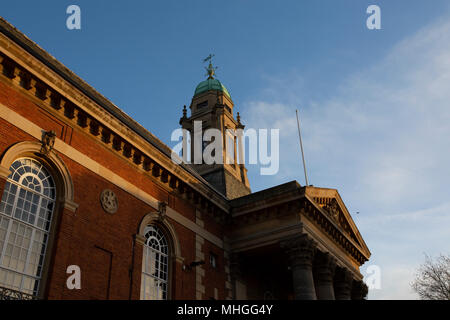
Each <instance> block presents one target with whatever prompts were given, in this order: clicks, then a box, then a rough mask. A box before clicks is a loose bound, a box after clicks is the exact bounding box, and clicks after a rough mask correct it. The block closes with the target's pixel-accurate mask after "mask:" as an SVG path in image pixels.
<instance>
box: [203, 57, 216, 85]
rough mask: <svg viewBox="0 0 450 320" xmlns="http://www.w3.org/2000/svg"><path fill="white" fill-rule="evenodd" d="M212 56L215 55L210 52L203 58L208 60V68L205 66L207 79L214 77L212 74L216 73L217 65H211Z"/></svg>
mask: <svg viewBox="0 0 450 320" xmlns="http://www.w3.org/2000/svg"><path fill="white" fill-rule="evenodd" d="M214 56H215V55H214V54H210V55H209V56H207V57H206V58H205V59H203V62H208V61H209V65H208V68H205V69H206V75H207V76H208V79H214V74H215V73H216V70H217V69H218V68H219V67H213V65H212V58H213V57H214Z"/></svg>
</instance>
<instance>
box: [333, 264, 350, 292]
mask: <svg viewBox="0 0 450 320" xmlns="http://www.w3.org/2000/svg"><path fill="white" fill-rule="evenodd" d="M352 282H353V275H352V273H351V272H350V270H348V269H346V268H337V269H336V275H335V277H334V295H335V297H336V300H350V299H351V290H352Z"/></svg>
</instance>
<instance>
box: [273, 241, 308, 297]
mask: <svg viewBox="0 0 450 320" xmlns="http://www.w3.org/2000/svg"><path fill="white" fill-rule="evenodd" d="M281 247H282V248H284V249H285V250H286V254H287V255H288V259H289V265H290V267H291V270H292V281H293V286H294V296H295V299H296V300H316V299H317V297H316V290H315V288H314V278H313V272H312V264H313V258H314V253H315V250H316V242H315V241H314V240H312V239H311V238H309V237H308V236H307V235H306V234H303V235H301V236H299V237H295V238H291V239H287V240H284V241H282V242H281Z"/></svg>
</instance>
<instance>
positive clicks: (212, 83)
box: [194, 78, 231, 99]
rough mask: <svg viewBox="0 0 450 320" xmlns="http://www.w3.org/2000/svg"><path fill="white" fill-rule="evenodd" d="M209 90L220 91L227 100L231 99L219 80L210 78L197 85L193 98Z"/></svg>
mask: <svg viewBox="0 0 450 320" xmlns="http://www.w3.org/2000/svg"><path fill="white" fill-rule="evenodd" d="M209 90H217V91H222V92H223V93H224V94H225V95H226V96H227V97H228V98H230V99H231V97H230V94H229V92H228V90H227V88H225V86H224V85H223V84H222V83H221V82H220V81H219V80H217V79H211V78H209V79H206V80H205V81H202V82H200V83H199V85H198V86H197V88H195V93H194V97H195V96H197V95H199V94H201V93H203V92H206V91H209Z"/></svg>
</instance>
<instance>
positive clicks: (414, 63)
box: [243, 16, 450, 298]
mask: <svg viewBox="0 0 450 320" xmlns="http://www.w3.org/2000/svg"><path fill="white" fill-rule="evenodd" d="M304 82H305V79H302V78H301V76H298V75H297V76H295V77H294V79H285V80H279V79H278V80H272V81H271V82H270V85H271V86H272V87H270V88H269V89H267V90H265V92H264V93H265V96H270V98H268V99H265V100H255V101H249V102H247V103H246V104H245V105H244V112H243V113H244V116H245V117H244V118H245V119H247V125H248V126H249V127H253V128H270V127H272V128H280V138H281V141H280V173H279V175H277V176H274V177H271V178H270V179H271V181H270V183H272V184H277V183H281V182H285V181H287V180H291V179H292V176H293V173H294V172H296V173H300V172H301V167H300V162H299V152H298V150H299V147H298V136H297V127H296V122H295V108H296V107H297V106H296V103H301V104H302V105H303V106H304V107H305V108H304V109H302V110H301V114H302V118H301V120H302V125H303V132H302V133H303V135H304V145H305V148H306V158H307V163H308V166H309V172H310V175H311V181H312V182H313V183H314V184H315V185H317V186H323V187H336V188H338V189H339V191H340V193H341V195H342V196H343V198H344V201H346V203H347V205H348V207H349V209H350V210H351V211H352V212H355V211H360V212H361V217H360V218H357V224H358V226H359V228H360V231H361V232H362V234H363V236H364V237H365V239H366V240H367V243H368V244H369V247H370V249H371V250H372V252H373V259H372V261H371V262H370V263H383V264H384V265H382V266H381V267H382V268H383V270H384V276H385V277H386V278H385V279H386V281H388V282H390V283H392V285H390V286H386V288H385V289H383V290H381V291H380V292H378V293H376V294H375V295H374V296H373V297H375V298H411V297H412V296H411V292H410V288H409V282H410V280H412V278H411V270H413V269H414V268H415V267H417V263H419V262H420V261H421V259H422V258H423V255H422V253H423V252H424V251H427V252H435V251H436V248H439V249H440V251H441V252H450V219H449V217H450V205H449V202H448V200H449V198H448V197H449V195H450V186H449V184H448V179H449V178H450V166H449V163H450V19H449V17H448V16H445V17H442V20H440V21H438V22H436V23H434V24H432V25H429V26H427V27H425V28H423V29H422V30H420V31H419V32H417V33H416V34H414V35H412V36H410V37H408V38H407V39H403V40H402V41H401V42H399V43H398V44H397V45H396V46H395V47H393V48H392V49H391V50H390V52H389V54H388V55H386V56H385V57H383V58H382V59H381V60H380V61H379V62H377V63H376V64H374V65H372V66H370V67H368V68H366V69H365V70H361V71H360V72H358V73H356V74H353V75H351V76H350V77H348V79H346V80H345V81H343V82H342V83H341V84H340V85H339V88H338V90H337V93H335V94H334V95H333V96H326V95H324V98H323V99H322V100H319V101H307V100H306V98H305V95H304V93H303V84H304ZM287 89H289V90H290V92H289V94H288V96H287V98H286V95H285V93H286V90H287ZM294 150H295V151H294ZM250 172H251V171H250ZM295 177H296V178H297V179H299V178H300V177H301V175H300V174H297V175H295ZM252 178H253V179H254V180H258V179H261V178H258V177H257V176H254V177H252ZM266 179H268V178H266ZM299 180H301V179H299ZM301 181H303V180H301ZM264 184H265V185H267V180H265V181H264ZM381 227H382V228H383V229H380V228H381ZM424 227H425V228H424ZM380 235H383V237H380ZM419 235H420V236H419ZM393 239H395V241H392V240H393ZM405 248H408V249H407V250H405ZM402 250H403V251H402ZM399 261H402V262H401V263H402V264H401V266H400V265H399V264H398V263H399ZM405 270H408V272H405ZM400 273H401V274H402V275H403V276H402V277H403V278H401V279H402V281H397V282H395V281H394V279H395V278H396V277H398V276H399V274H400ZM389 279H392V281H390V280H389Z"/></svg>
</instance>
